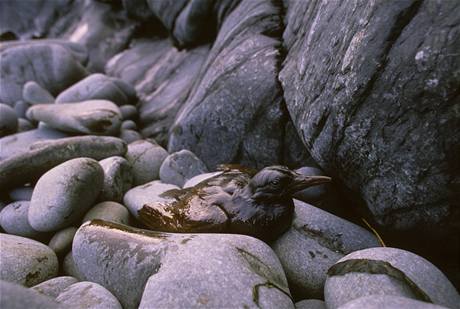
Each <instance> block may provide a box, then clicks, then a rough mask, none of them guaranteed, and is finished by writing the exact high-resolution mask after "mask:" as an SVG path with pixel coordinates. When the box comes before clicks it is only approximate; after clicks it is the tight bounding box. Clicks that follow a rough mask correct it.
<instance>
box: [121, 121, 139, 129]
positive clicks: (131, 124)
mask: <svg viewBox="0 0 460 309" xmlns="http://www.w3.org/2000/svg"><path fill="white" fill-rule="evenodd" d="M121 129H122V130H134V131H135V130H137V124H136V123H135V122H134V121H132V120H124V121H123V122H122V123H121Z"/></svg>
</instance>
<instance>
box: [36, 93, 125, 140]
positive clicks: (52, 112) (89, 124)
mask: <svg viewBox="0 0 460 309" xmlns="http://www.w3.org/2000/svg"><path fill="white" fill-rule="evenodd" d="M27 118H29V119H31V120H36V121H43V122H45V123H47V124H48V125H50V126H51V127H53V128H56V129H58V130H62V131H64V132H71V133H83V134H94V135H115V134H117V133H118V132H119V130H120V126H121V113H120V110H119V108H118V107H117V106H116V105H115V104H113V103H112V102H110V101H105V100H92V101H84V102H81V103H63V104H46V105H35V106H32V107H31V108H29V109H28V110H27Z"/></svg>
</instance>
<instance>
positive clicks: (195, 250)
mask: <svg viewBox="0 0 460 309" xmlns="http://www.w3.org/2000/svg"><path fill="white" fill-rule="evenodd" d="M73 255H74V260H75V263H76V265H77V268H78V269H79V271H81V272H82V273H83V274H84V276H85V278H86V280H91V281H93V282H96V283H99V284H102V285H104V286H105V288H107V289H109V290H110V291H111V292H112V293H113V294H114V295H115V296H117V298H118V299H119V300H120V302H121V303H122V305H123V306H124V308H125V309H129V308H137V306H138V305H139V302H140V306H139V308H152V305H153V306H155V307H158V308H190V307H195V306H201V307H207V308H234V307H245V306H246V307H250V308H256V307H262V308H264V307H270V308H294V305H293V303H292V301H291V299H290V294H289V289H288V287H287V282H286V278H285V276H284V273H283V269H282V267H281V265H280V263H279V261H278V258H277V257H276V255H275V254H274V252H273V251H272V250H271V249H270V248H269V247H268V246H267V245H266V244H265V243H263V242H262V241H259V240H257V239H255V238H252V237H248V236H242V235H226V234H168V233H159V232H153V231H147V230H140V229H134V228H130V227H127V226H122V225H117V224H112V223H108V222H104V221H92V222H87V223H85V224H83V225H82V226H81V227H80V229H79V230H78V232H77V235H76V236H75V239H74V243H73ZM144 285H145V289H144ZM141 296H142V300H141Z"/></svg>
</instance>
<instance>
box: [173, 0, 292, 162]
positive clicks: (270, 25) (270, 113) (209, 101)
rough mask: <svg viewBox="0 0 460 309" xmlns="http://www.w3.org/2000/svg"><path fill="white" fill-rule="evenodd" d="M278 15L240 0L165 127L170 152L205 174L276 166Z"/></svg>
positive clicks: (270, 7)
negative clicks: (227, 166)
mask: <svg viewBox="0 0 460 309" xmlns="http://www.w3.org/2000/svg"><path fill="white" fill-rule="evenodd" d="M279 10H280V9H279V8H278V7H276V6H275V5H274V4H272V3H270V2H268V1H261V0H256V1H243V2H241V3H240V4H239V5H238V6H237V7H236V8H235V9H234V10H233V11H232V12H231V13H230V14H229V15H228V16H227V18H226V19H225V21H224V22H223V24H222V26H221V28H220V30H219V34H218V36H217V39H216V41H215V42H214V44H213V47H212V49H211V51H210V53H209V55H208V58H207V59H206V62H205V63H204V65H203V68H202V70H201V72H200V74H199V75H198V76H197V78H196V83H195V84H194V87H193V88H192V90H191V92H190V94H189V96H188V99H187V101H186V102H185V103H184V105H183V106H182V108H181V110H180V111H179V113H178V114H177V116H176V119H175V122H174V125H173V127H172V128H171V134H170V138H169V145H168V150H169V152H170V153H172V152H176V151H179V150H181V149H183V148H185V149H189V150H191V151H192V152H194V153H195V154H196V155H197V156H198V157H199V158H201V159H202V160H203V161H204V162H205V163H206V164H207V165H208V167H209V168H211V169H213V168H215V167H216V165H218V164H219V163H229V162H239V163H242V164H244V165H249V166H256V167H262V166H265V165H270V164H274V163H278V162H280V161H282V158H281V157H282V155H281V153H282V149H283V145H282V138H283V136H284V134H283V131H284V125H285V123H286V120H287V119H285V118H284V116H285V114H284V113H283V110H282V95H281V87H280V85H279V83H278V80H277V71H278V57H279V50H278V47H279V45H280V42H279V40H278V38H276V32H277V31H278V32H279V31H281V29H280V16H279V13H280V11H279Z"/></svg>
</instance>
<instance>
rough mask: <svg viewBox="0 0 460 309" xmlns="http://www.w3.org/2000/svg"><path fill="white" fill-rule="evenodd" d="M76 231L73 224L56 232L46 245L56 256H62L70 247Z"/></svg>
mask: <svg viewBox="0 0 460 309" xmlns="http://www.w3.org/2000/svg"><path fill="white" fill-rule="evenodd" d="M76 232H77V228H76V227H73V226H70V227H68V228H65V229H63V230H60V231H58V232H56V234H54V236H53V237H52V238H51V239H50V241H49V243H48V247H50V248H51V249H52V250H53V251H54V253H56V255H57V256H64V255H65V254H66V253H67V252H69V251H70V250H71V249H72V241H73V237H74V236H75V233H76Z"/></svg>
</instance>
